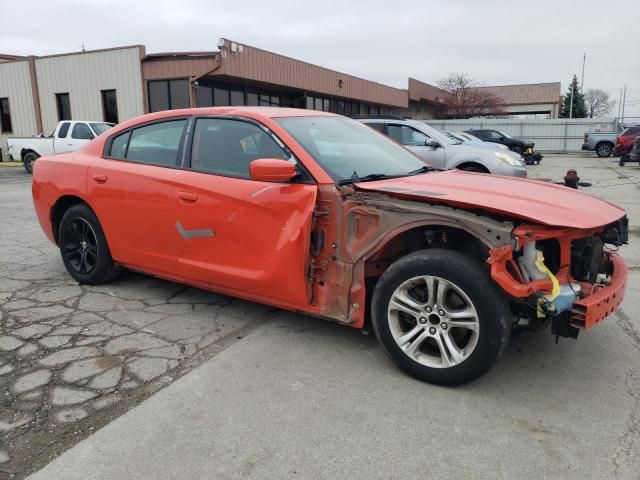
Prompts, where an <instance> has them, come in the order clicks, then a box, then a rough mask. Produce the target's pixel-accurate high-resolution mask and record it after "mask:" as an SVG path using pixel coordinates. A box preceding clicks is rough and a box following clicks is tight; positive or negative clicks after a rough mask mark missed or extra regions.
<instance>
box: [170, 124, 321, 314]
mask: <svg viewBox="0 0 640 480" xmlns="http://www.w3.org/2000/svg"><path fill="white" fill-rule="evenodd" d="M258 158H282V159H287V160H289V161H292V162H295V160H294V159H293V158H292V156H291V154H290V153H289V152H288V151H286V149H285V148H283V147H282V146H281V145H279V144H278V142H276V140H274V138H273V137H272V136H271V135H270V134H269V133H267V132H266V131H265V130H264V129H263V128H261V127H260V126H258V125H256V124H255V123H252V122H249V121H244V120H238V119H228V118H227V119H223V118H199V119H197V120H196V123H195V127H194V133H193V143H192V149H191V169H190V170H182V171H180V173H179V177H178V184H179V185H178V189H177V193H176V201H175V216H176V224H175V228H176V230H177V231H178V233H179V234H180V236H181V238H182V253H181V255H180V258H179V265H178V269H179V274H180V277H181V278H183V279H185V280H187V281H192V282H196V283H198V284H201V285H203V286H211V287H212V288H214V289H216V287H217V288H218V289H220V290H222V291H225V292H228V293H231V294H233V293H237V294H238V295H240V296H243V295H244V296H247V297H250V298H254V299H257V300H261V299H262V300H265V301H268V300H269V299H272V300H275V299H278V300H279V301H281V302H285V303H287V304H290V305H304V304H307V303H308V301H309V298H310V282H309V261H310V253H309V248H310V235H311V232H310V229H311V222H312V214H313V209H314V206H315V199H316V192H317V187H316V185H315V184H314V183H311V182H309V181H308V180H302V181H297V180H296V179H294V180H293V181H291V182H288V183H271V182H258V181H254V180H251V178H250V175H249V164H250V162H251V161H253V160H256V159H258Z"/></svg>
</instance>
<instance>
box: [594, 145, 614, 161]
mask: <svg viewBox="0 0 640 480" xmlns="http://www.w3.org/2000/svg"><path fill="white" fill-rule="evenodd" d="M612 152H613V145H611V144H610V143H608V142H602V143H599V144H597V145H596V155H598V156H599V157H600V158H607V157H608V156H610V155H611V153H612Z"/></svg>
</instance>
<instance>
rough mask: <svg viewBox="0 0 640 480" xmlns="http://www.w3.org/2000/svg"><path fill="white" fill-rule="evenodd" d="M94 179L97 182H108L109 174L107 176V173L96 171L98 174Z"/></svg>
mask: <svg viewBox="0 0 640 480" xmlns="http://www.w3.org/2000/svg"><path fill="white" fill-rule="evenodd" d="M93 180H94V182H96V183H104V182H106V181H107V176H106V175H103V174H102V173H96V174H95V175H94V176H93Z"/></svg>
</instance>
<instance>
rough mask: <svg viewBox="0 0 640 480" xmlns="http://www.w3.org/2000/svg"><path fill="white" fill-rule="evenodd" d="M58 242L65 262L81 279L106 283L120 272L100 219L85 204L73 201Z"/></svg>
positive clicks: (65, 215) (89, 282) (92, 283)
mask: <svg viewBox="0 0 640 480" xmlns="http://www.w3.org/2000/svg"><path fill="white" fill-rule="evenodd" d="M58 245H59V247H60V254H61V255H62V261H63V262H64V266H65V267H66V268H67V271H68V272H69V274H70V275H71V276H72V277H73V278H74V279H76V280H77V281H78V282H79V283H85V284H88V285H97V284H100V283H106V282H108V281H110V280H111V279H113V278H114V277H115V276H116V274H117V272H118V270H117V268H116V266H115V264H114V262H113V259H112V258H111V252H110V251H109V246H108V245H107V239H106V237H105V235H104V232H103V231H102V227H101V226H100V222H99V221H98V218H97V217H96V215H95V213H93V211H92V210H91V209H90V208H89V207H88V206H87V205H85V204H77V205H73V206H72V207H70V208H69V210H67V211H66V212H65V214H64V215H63V216H62V220H61V221H60V228H59V231H58Z"/></svg>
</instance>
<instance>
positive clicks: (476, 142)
mask: <svg viewBox="0 0 640 480" xmlns="http://www.w3.org/2000/svg"><path fill="white" fill-rule="evenodd" d="M440 131H441V132H442V133H444V134H445V135H446V136H448V137H449V138H450V139H452V140H455V141H459V142H463V143H466V144H469V145H473V146H475V147H483V148H491V149H496V148H497V149H499V150H506V151H508V152H510V151H511V150H509V149H508V148H507V146H506V145H502V144H500V143H488V142H483V141H482V140H480V139H479V138H477V137H474V136H473V135H469V134H468V133H461V132H452V131H451V130H440ZM512 153H513V155H517V157H516V158H518V159H519V160H520V161H523V160H522V155H519V154H517V153H516V152H512Z"/></svg>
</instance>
